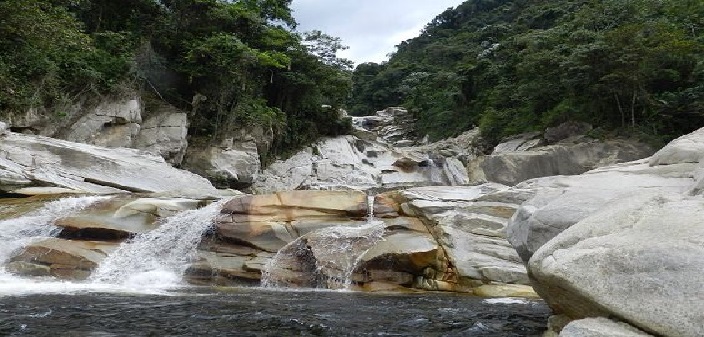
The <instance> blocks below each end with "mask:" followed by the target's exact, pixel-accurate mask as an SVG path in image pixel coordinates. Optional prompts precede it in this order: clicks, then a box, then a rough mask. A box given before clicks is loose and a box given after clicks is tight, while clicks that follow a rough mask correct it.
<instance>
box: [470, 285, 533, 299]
mask: <svg viewBox="0 0 704 337" xmlns="http://www.w3.org/2000/svg"><path fill="white" fill-rule="evenodd" d="M474 295H476V296H481V297H521V298H538V294H536V293H535V291H533V288H531V287H530V286H528V285H523V284H482V285H480V286H478V287H476V288H474Z"/></svg>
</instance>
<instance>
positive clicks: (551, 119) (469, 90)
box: [348, 0, 704, 142]
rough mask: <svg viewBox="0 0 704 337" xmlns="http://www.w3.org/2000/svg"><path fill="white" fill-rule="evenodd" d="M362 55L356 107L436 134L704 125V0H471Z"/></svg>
mask: <svg viewBox="0 0 704 337" xmlns="http://www.w3.org/2000/svg"><path fill="white" fill-rule="evenodd" d="M397 47H398V49H397V51H396V52H395V53H394V54H393V55H392V56H391V58H390V60H389V61H388V62H386V63H382V64H376V63H364V64H360V65H359V66H358V67H357V68H356V70H355V71H354V74H353V83H354V84H353V94H352V97H351V99H350V101H349V106H348V107H349V109H350V111H351V112H352V113H353V114H367V113H369V112H370V111H375V110H378V109H380V108H383V107H386V106H396V105H402V106H405V107H407V108H409V109H410V110H411V111H412V112H413V113H414V114H415V117H417V118H418V120H419V123H418V128H419V132H420V133H421V134H428V135H430V136H431V138H432V139H438V138H442V137H447V136H453V135H456V134H458V133H460V132H462V131H464V130H467V129H470V128H471V127H472V126H475V125H476V126H479V127H481V130H482V134H483V135H484V136H485V137H487V138H488V139H489V140H490V141H492V142H496V141H497V140H498V139H500V138H501V137H503V136H507V135H510V134H515V133H520V132H525V131H532V130H540V129H542V128H544V127H547V126H553V125H556V124H559V123H561V122H565V121H568V120H576V121H584V122H588V123H591V124H593V125H594V126H595V127H597V130H603V131H606V132H611V131H614V130H616V131H619V132H621V133H623V132H622V131H626V133H628V134H637V135H645V136H649V137H648V138H650V139H657V140H661V141H665V140H667V139H670V138H672V137H675V136H678V135H681V134H684V133H687V132H690V131H692V130H694V129H696V128H698V127H701V126H703V125H704V2H702V1H700V0H559V1H555V0H549V1H548V0H513V1H512V0H469V1H466V2H464V3H463V4H461V5H460V6H458V7H457V8H455V9H448V10H447V11H445V12H443V13H442V14H440V15H438V16H437V17H436V18H435V19H434V20H433V21H432V22H430V23H429V24H428V25H427V26H426V27H425V29H424V30H423V32H422V34H421V35H420V36H419V37H416V38H413V39H410V40H408V41H405V42H403V43H401V44H400V45H398V46H397Z"/></svg>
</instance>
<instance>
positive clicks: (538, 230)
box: [507, 160, 693, 262]
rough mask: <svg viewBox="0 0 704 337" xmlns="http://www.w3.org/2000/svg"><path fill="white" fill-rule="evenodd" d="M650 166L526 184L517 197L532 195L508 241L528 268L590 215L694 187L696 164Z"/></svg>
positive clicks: (513, 223) (641, 163)
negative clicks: (651, 194) (638, 197)
mask: <svg viewBox="0 0 704 337" xmlns="http://www.w3.org/2000/svg"><path fill="white" fill-rule="evenodd" d="M646 162H647V160H642V161H636V162H631V163H627V164H622V165H620V166H615V167H611V168H604V169H600V170H594V171H590V172H587V173H585V174H582V175H579V176H570V177H561V176H556V177H546V178H540V179H534V180H529V181H526V182H524V183H522V184H519V185H517V186H516V187H515V189H514V190H515V191H514V192H516V193H519V191H521V190H523V191H524V192H523V193H528V194H532V195H533V196H532V197H531V198H530V200H528V201H526V202H525V203H523V204H522V205H521V207H520V208H519V209H518V211H517V213H516V214H515V215H514V216H513V218H512V219H511V222H510V223H509V225H508V228H507V237H508V240H509V241H510V242H511V244H512V245H513V247H514V248H515V249H516V250H517V252H518V254H519V255H520V256H521V258H522V259H523V261H524V262H527V261H528V259H530V257H531V256H532V255H533V254H534V253H535V251H536V250H537V249H538V248H540V247H541V246H542V245H543V244H545V243H546V242H548V241H549V240H551V239H552V238H553V237H555V236H556V235H557V234H559V233H560V232H562V231H563V230H565V229H567V228H569V227H570V226H572V225H574V224H575V223H577V222H579V221H580V220H582V219H584V218H585V217H587V216H588V215H590V214H591V213H593V212H595V211H597V210H599V209H601V208H602V207H604V206H606V205H608V204H610V203H612V202H614V201H616V200H620V199H622V198H624V197H626V196H629V195H633V194H639V193H645V192H647V191H651V190H654V189H657V190H659V191H662V192H668V191H670V192H683V191H685V190H686V189H687V188H688V187H689V186H690V185H691V183H692V178H691V171H692V168H693V167H692V164H680V165H671V166H664V167H649V166H648V164H646Z"/></svg>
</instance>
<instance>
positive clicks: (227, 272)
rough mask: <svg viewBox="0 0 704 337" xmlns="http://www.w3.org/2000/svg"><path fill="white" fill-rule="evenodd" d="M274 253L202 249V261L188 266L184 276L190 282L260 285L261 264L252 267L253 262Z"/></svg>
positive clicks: (200, 253) (269, 256)
mask: <svg viewBox="0 0 704 337" xmlns="http://www.w3.org/2000/svg"><path fill="white" fill-rule="evenodd" d="M272 256H273V254H267V255H265V256H262V255H261V254H259V255H255V256H238V255H232V254H227V253H216V252H207V251H200V252H199V257H200V258H201V261H200V262H197V263H194V264H192V265H191V266H189V267H188V269H187V270H186V272H185V273H184V274H185V275H184V277H185V278H186V280H187V281H188V282H190V283H196V284H208V285H212V284H218V285H227V286H233V285H249V286H254V285H259V279H260V278H261V265H257V266H258V267H257V269H253V268H252V265H253V264H252V262H253V261H258V260H261V259H262V258H266V259H269V258H271V257H272Z"/></svg>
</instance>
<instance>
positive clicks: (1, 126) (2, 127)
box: [0, 122, 9, 136]
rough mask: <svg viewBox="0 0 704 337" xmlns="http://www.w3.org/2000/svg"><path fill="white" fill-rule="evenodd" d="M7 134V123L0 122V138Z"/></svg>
mask: <svg viewBox="0 0 704 337" xmlns="http://www.w3.org/2000/svg"><path fill="white" fill-rule="evenodd" d="M8 132H9V130H7V123H5V122H0V136H4V135H5V134H7V133H8Z"/></svg>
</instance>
